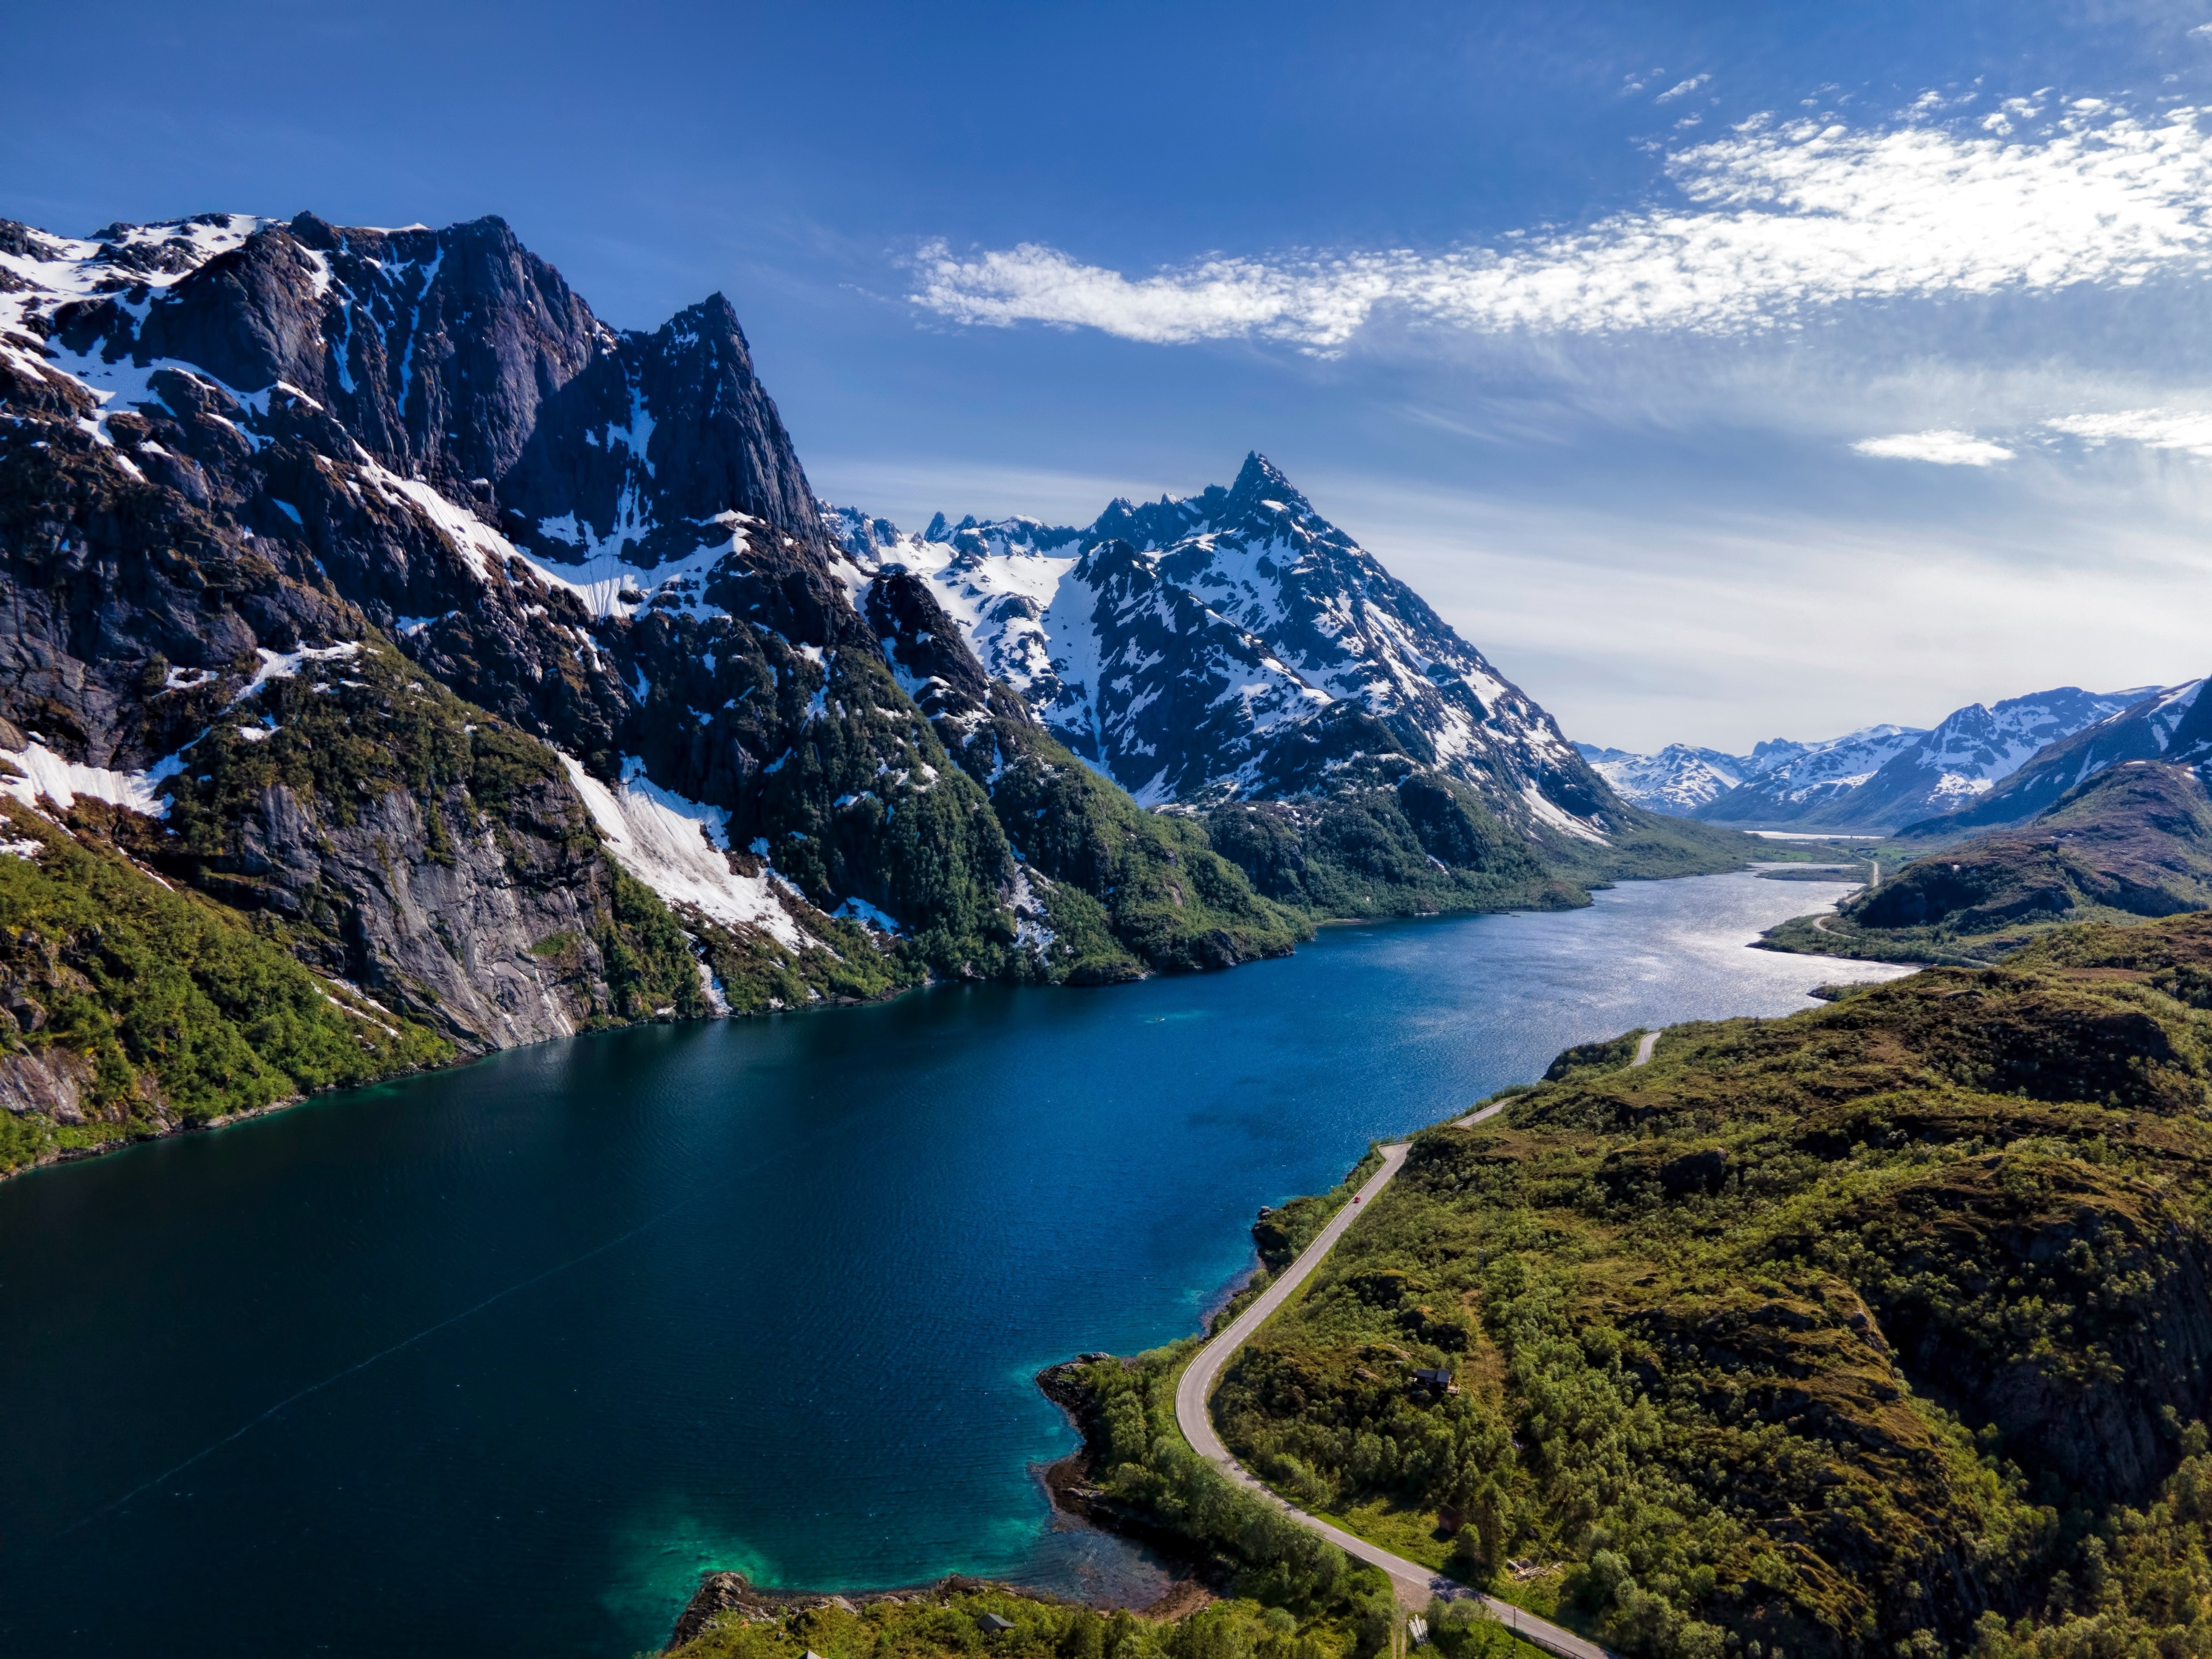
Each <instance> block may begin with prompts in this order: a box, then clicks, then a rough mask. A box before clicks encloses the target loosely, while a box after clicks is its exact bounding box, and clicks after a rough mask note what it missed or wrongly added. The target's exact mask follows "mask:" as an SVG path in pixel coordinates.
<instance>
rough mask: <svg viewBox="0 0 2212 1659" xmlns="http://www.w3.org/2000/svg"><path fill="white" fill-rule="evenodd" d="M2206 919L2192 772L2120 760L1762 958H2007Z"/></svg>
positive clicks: (2211, 842)
mask: <svg viewBox="0 0 2212 1659" xmlns="http://www.w3.org/2000/svg"><path fill="white" fill-rule="evenodd" d="M2206 908H2212V796H2208V795H2207V793H2206V790H2205V785H2204V781H2203V776H2202V775H2201V773H2200V772H2199V771H2198V770H2197V769H2195V768H2193V767H2189V766H2181V765H2175V764H2172V763H2168V762H2165V761H2155V760H2128V761H2122V762H2120V763H2118V764H2117V765H2113V766H2108V767H2106V768H2105V769H2103V770H2101V771H2098V772H2094V773H2093V774H2091V775H2090V776H2089V777H2088V778H2087V780H2086V781H2083V782H2081V784H2079V785H2077V786H2076V787H2074V788H2073V789H2071V790H2069V791H2068V792H2067V793H2065V794H2064V795H2062V796H2061V797H2059V799H2057V801H2055V802H2054V803H2052V805H2051V806H2050V807H2049V808H2048V809H2047V810H2046V811H2043V812H2041V813H2039V815H2038V816H2037V817H2034V818H2033V819H2032V820H2030V821H2029V822H2028V823H2025V824H2020V825H2014V826H2011V827H2008V828H2006V829H1996V830H1991V831H1989V832H1986V833H1984V834H1983V835H1980V836H1972V837H1971V838H1969V839H1966V840H1963V841H1954V842H1950V843H1948V844H1947V845H1946V846H1944V847H1943V848H1942V850H1940V851H1938V852H1936V853H1933V854H1929V855H1928V856H1926V857H1923V858H1919V859H1916V860H1913V861H1912V862H1911V863H1910V864H1907V865H1905V866H1904V867H1903V868H1901V869H1899V870H1898V871H1896V872H1894V873H1893V875H1892V876H1891V877H1890V878H1889V879H1888V880H1887V881H1884V882H1882V883H1881V884H1879V885H1878V886H1875V887H1873V888H1869V889H1868V890H1864V891H1862V892H1860V893H1857V894H1856V895H1854V896H1852V897H1850V898H1848V899H1846V900H1844V902H1842V903H1841V904H1839V905H1838V907H1837V914H1836V915H1834V916H1832V917H1831V916H1814V917H1804V918H1800V919H1799V920H1797V921H1790V922H1787V923H1784V925H1783V926H1782V927H1778V928H1776V929H1774V930H1773V931H1772V932H1771V933H1770V934H1769V935H1768V936H1767V939H1766V940H1765V943H1766V944H1767V945H1770V946H1771V948H1775V949H1781V950H1795V951H1811V952H1813V953H1814V954H1819V955H1831V956H1853V957H1869V958H1872V959H1874V960H1876V961H1887V962H1931V961H1933V962H1953V961H1955V962H1966V963H1980V962H1988V961H1994V960H1996V959H1999V958H2002V957H2009V956H2010V955H2011V954H2012V953H2013V952H2015V951H2019V950H2020V949H2021V948H2022V947H2023V946H2025V945H2029V944H2031V943H2033V941H2034V940H2035V939H2039V938H2040V937H2041V936H2042V935H2044V934H2045V933H2049V932H2050V931H2051V929H2052V928H2053V927H2057V926H2059V925H2061V924H2063V923H2067V922H2073V921H2092V920H2094V921H2131V920H2137V919H2140V918H2142V917H2146V916H2170V915H2177V914H2179V913H2181V912H2183V911H2189V910H2203V909H2206Z"/></svg>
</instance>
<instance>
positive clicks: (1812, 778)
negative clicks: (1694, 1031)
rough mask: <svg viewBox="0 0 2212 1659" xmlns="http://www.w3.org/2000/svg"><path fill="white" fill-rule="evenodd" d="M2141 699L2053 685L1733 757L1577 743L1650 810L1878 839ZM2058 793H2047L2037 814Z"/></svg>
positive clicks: (1974, 799)
mask: <svg viewBox="0 0 2212 1659" xmlns="http://www.w3.org/2000/svg"><path fill="white" fill-rule="evenodd" d="M2146 695H2147V693H2146V691H2145V690H2142V689H2138V690H2132V691H2115V692H2105V693H2097V692H2088V691H2084V690H2081V689H2080V688H2079V687H2077V686H2070V685H2067V686H2060V687H2058V688H2057V689H2056V690H2050V691H2039V692H2035V693H2033V694H2032V695H2030V696H2023V697H2012V698H2008V699H2007V700H2006V701H2004V702H1999V703H1995V704H1990V705H1984V704H1982V703H1972V704H1969V705H1968V706H1967V707H1966V708H1960V709H1954V711H1952V713H1951V714H1948V715H1946V716H1945V717H1944V718H1943V720H1942V721H1941V722H1940V723H1939V724H1937V725H1936V726H1935V727H1934V728H1933V729H1932V730H1927V731H1923V730H1922V729H1920V728H1918V727H1916V726H1866V727H1863V728H1862V729H1861V730H1859V731H1857V732H1850V733H1847V734H1846V735H1844V736H1843V737H1840V738H1830V739H1828V740H1827V741H1826V742H1824V743H1809V744H1807V743H1793V742H1789V741H1786V740H1782V739H1776V740H1774V741H1771V742H1767V743H1762V744H1759V746H1758V747H1757V748H1756V749H1754V750H1753V751H1752V752H1751V753H1750V754H1748V755H1740V756H1730V755H1724V754H1722V753H1720V752H1719V751H1717V750H1709V749H1692V748H1689V747H1687V746H1686V745H1684V744H1669V745H1668V747H1667V748H1666V749H1664V750H1661V751H1660V753H1658V754H1657V755H1649V756H1647V755H1631V754H1626V753H1624V752H1622V751H1620V750H1595V751H1593V750H1590V749H1589V745H1587V744H1580V745H1577V747H1580V748H1582V749H1583V750H1584V751H1585V753H1587V754H1591V755H1593V757H1594V759H1593V763H1594V764H1595V767H1596V769H1597V770H1598V772H1599V773H1600V774H1601V775H1602V776H1603V777H1604V778H1605V779H1606V781H1607V782H1609V783H1611V784H1612V785H1613V787H1614V788H1615V789H1616V790H1618V791H1619V792H1620V794H1621V795H1622V797H1623V798H1624V799H1628V800H1631V801H1633V802H1634V803H1635V804H1636V805H1639V806H1644V807H1649V808H1650V809H1652V810H1653V811H1666V812H1677V813H1680V814H1683V815H1684V816H1686V817H1697V818H1700V819H1703V820H1705V822H1707V823H1726V824H1740V825H1742V826H1745V827H1747V828H1753V829H1794V830H1804V831H1815V830H1828V831H1831V832H1832V833H1835V834H1838V835H1850V834H1876V835H1878V834H1882V833H1885V832H1887V831H1889V830H1893V829H1897V828H1899V826H1900V825H1903V824H1906V823H1913V822H1915V821H1916V820H1918V819H1922V818H1926V817H1931V816H1933V815H1936V814H1951V813H1959V812H1962V811H1966V810H1968V809H1972V808H1973V807H1975V806H1977V805H1978V804H1979V803H1981V802H1982V801H1983V800H1984V799H1985V798H1988V797H1990V795H1991V794H1992V792H1993V791H1995V790H1996V788H1997V787H1998V785H1999V784H2000V782H2001V781H2002V780H2004V779H2006V778H2008V777H2010V776H2012V775H2014V774H2015V772H2017V771H2019V770H2020V769H2022V768H2023V767H2024V766H2025V765H2026V764H2027V763H2028V762H2029V761H2030V760H2031V758H2033V757H2035V756H2037V755H2038V754H2039V753H2040V751H2041V750H2044V749H2045V748H2047V747H2048V746H2049V745H2051V744H2053V743H2057V742H2059V741H2062V740H2063V739H2064V738H2068V737H2069V736H2070V735H2072V734H2073V733H2075V732H2080V731H2081V730H2082V729H2083V728H2085V727H2087V726H2093V725H2094V724H2096V723H2098V722H2100V721H2103V720H2108V719H2110V718H2111V717H2112V716H2113V715H2115V714H2119V713H2122V712H2123V711H2124V710H2125V709H2127V708H2129V707H2130V706H2131V705H2132V704H2134V703H2136V702H2138V701H2140V700H2141V699H2142V697H2144V696H2146ZM2077 781H2078V780H2077ZM2058 793H2063V791H2058V790H2053V791H2051V792H2049V793H2046V794H2045V796H2044V797H2043V798H2042V800H2041V802H2040V803H2039V807H2040V805H2048V804H2049V803H2050V801H2051V799H2055V797H2056V795H2057V794H2058ZM2039 807H2038V808H2037V810H2039ZM1961 821H1962V822H1963V821H1964V820H1963V819H1962V820H1961Z"/></svg>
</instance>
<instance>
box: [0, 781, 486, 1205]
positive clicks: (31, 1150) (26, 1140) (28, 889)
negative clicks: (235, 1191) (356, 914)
mask: <svg viewBox="0 0 2212 1659" xmlns="http://www.w3.org/2000/svg"><path fill="white" fill-rule="evenodd" d="M0 815H4V817H5V819H6V835H7V838H8V839H9V841H11V842H15V843H16V844H17V845H18V846H19V847H21V845H22V844H23V843H27V842H34V843H36V844H37V847H38V849H39V850H38V851H37V852H36V853H35V854H30V855H29V856H21V855H13V856H8V857H0V980H4V991H0V998H4V1001H5V1005H6V1006H5V1012H4V1013H0V1034H4V1042H5V1048H6V1054H7V1056H8V1058H5V1059H0V1073H11V1074H13V1075H14V1076H15V1078H17V1079H20V1078H21V1067H22V1066H25V1065H26V1064H31V1065H34V1066H38V1067H40V1068H42V1069H44V1070H46V1071H47V1072H49V1073H53V1074H56V1075H58V1076H60V1077H62V1078H64V1079H68V1080H69V1081H70V1084H72V1085H74V1089H75V1092H76V1101H77V1103H76V1108H75V1109H73V1110H66V1111H64V1112H61V1113H57V1114H56V1115H52V1116H49V1115H46V1113H44V1112H41V1111H37V1110H31V1109H22V1108H21V1106H20V1105H19V1104H18V1103H17V1101H16V1100H15V1099H13V1098H11V1101H10V1105H11V1109H10V1110H9V1111H7V1112H6V1113H4V1114H0V1170H18V1169H21V1168H22V1167H23V1166H24V1165H26V1164H32V1163H35V1162H37V1161H38V1160H39V1159H40V1158H42V1157H46V1156H49V1155H52V1154H53V1153H56V1152H69V1151H74V1150H82V1149H88V1148H90V1147H94V1146H103V1145H106V1144H109V1143H112V1142H114V1141H118V1140H122V1139H131V1138H133V1137H137V1136H142V1135H149V1134H155V1133H162V1132H164V1131H166V1130H167V1129H171V1128H174V1127H181V1126H185V1125H191V1124H200V1123H206V1122H209V1121H212V1120H214V1119H217V1118H221V1117H225V1116H228V1115H232V1114H234V1113H238V1112H246V1111H252V1110H255V1109H258V1108H260V1107H264V1106H267V1105H270V1104H271V1103H275V1102H277V1101H280V1100H284V1099H287V1098H289V1097H293V1096H295V1095H301V1094H305V1093H307V1092H308V1091H311V1090H315V1089H325V1088H331V1087H335V1086H338V1085H344V1084H351V1083H361V1082H366V1081H368V1080H369V1079H373V1078H377V1077H383V1076H386V1075H388V1074H390V1073H393V1072H397V1071H404V1070H408V1069H410V1068H412V1067H416V1066H428V1065H435V1064H436V1063H438V1062H440V1061H442V1060H447V1059H450V1058H451V1057H452V1054H453V1049H452V1048H451V1046H450V1045H448V1044H447V1043H446V1042H443V1041H442V1040H441V1039H440V1038H439V1037H437V1036H435V1035H433V1034H432V1033H431V1032H429V1031H428V1030H424V1029H423V1028H422V1026H420V1025H418V1024H414V1023H413V1022H411V1021H409V1020H406V1019H404V1018H400V1017H398V1016H397V1015H394V1014H392V1013H389V1012H386V1010H385V1009H383V1008H381V1007H379V1006H377V1005H375V1004H374V1003H371V1002H369V1001H368V1000H366V999H362V998H358V997H356V996H355V995H354V994H351V993H350V992H349V991H347V990H345V989H344V988H343V987H339V986H337V985H333V984H331V983H330V982H328V981H323V980H320V979H318V978H317V977H316V976H315V975H313V974H311V973H309V972H308V971H307V969H305V968H303V967H301V965H300V963H298V962H297V961H296V960H295V959H294V957H292V956H291V954H290V953H289V951H286V950H285V949H284V948H283V945H281V944H280V943H278V942H276V940H274V939H270V938H267V937H264V936H263V935H262V934H260V933H257V932H255V931H254V930H253V929H252V927H248V926H247V925H246V923H245V922H244V921H242V920H241V919H240V918H239V917H237V916H236V915H233V914H231V913H229V912H228V911H227V910H225V909H224V908H222V907H221V906H218V905H216V904H213V903H210V902H208V901H207V900H205V899H204V898H202V897H200V896H198V895H197V894H192V893H189V892H179V891H175V890H172V889H170V888H168V887H166V886H164V885H162V884H161V883H159V882H157V881H155V880H154V879H153V878H151V877H149V875H147V874H146V873H145V872H143V871H141V870H139V869H137V868H136V867H134V866H132V865H131V863H130V862H129V861H128V860H126V859H125V858H124V857H123V856H121V855H120V854H116V853H113V852H110V851H106V850H104V849H102V848H99V847H98V846H96V845H88V844H86V843H84V842H79V841H78V840H76V839H74V838H72V837H71V836H69V835H67V834H66V833H64V831H63V830H62V829H59V828H58V826H56V825H55V824H53V823H51V822H49V821H48V820H46V819H45V818H43V817H39V816H38V815H37V814H35V813H33V812H30V811H26V810H25V809H23V808H22V807H21V806H19V805H15V803H14V802H12V801H9V802H4V803H0ZM9 1095H10V1096H11V1097H15V1095H16V1091H15V1090H14V1089H10V1090H9Z"/></svg>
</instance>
